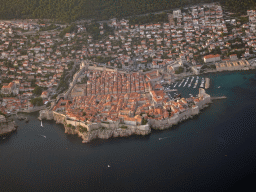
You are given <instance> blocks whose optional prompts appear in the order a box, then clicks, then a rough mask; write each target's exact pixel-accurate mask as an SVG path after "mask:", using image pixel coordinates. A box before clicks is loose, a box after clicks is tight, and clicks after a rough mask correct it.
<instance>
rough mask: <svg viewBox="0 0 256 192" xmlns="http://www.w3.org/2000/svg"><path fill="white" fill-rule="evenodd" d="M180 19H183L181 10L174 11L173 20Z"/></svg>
mask: <svg viewBox="0 0 256 192" xmlns="http://www.w3.org/2000/svg"><path fill="white" fill-rule="evenodd" d="M180 17H182V14H181V10H180V9H177V10H175V11H173V18H180Z"/></svg>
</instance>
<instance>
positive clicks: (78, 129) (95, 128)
mask: <svg viewBox="0 0 256 192" xmlns="http://www.w3.org/2000/svg"><path fill="white" fill-rule="evenodd" d="M194 102H195V103H194V105H193V106H191V107H189V108H187V109H186V110H183V112H181V111H180V112H177V113H174V115H173V116H171V117H169V118H165V119H162V120H158V119H155V118H149V119H148V123H147V124H146V125H137V123H136V122H125V121H122V122H123V123H121V122H120V121H119V120H117V121H108V122H84V121H78V120H76V119H74V118H73V117H69V116H67V115H66V113H65V112H56V111H49V110H43V111H40V118H41V119H42V118H45V119H49V120H50V119H54V120H55V121H56V123H61V124H63V125H64V127H65V133H68V134H78V136H79V137H81V138H82V139H83V143H88V142H90V141H91V140H92V139H95V138H101V139H108V138H110V137H127V136H130V135H133V134H136V135H147V134H150V133H151V128H153V129H160V130H163V129H168V128H170V127H171V126H173V125H176V124H178V123H179V122H181V121H184V120H186V119H189V118H192V117H193V116H195V115H198V114H199V111H200V109H203V108H204V107H207V106H208V105H207V104H209V103H211V97H210V95H208V94H206V92H205V90H204V89H202V88H200V89H199V94H198V99H195V100H194ZM72 118H73V119H72Z"/></svg>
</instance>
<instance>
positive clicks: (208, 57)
mask: <svg viewBox="0 0 256 192" xmlns="http://www.w3.org/2000/svg"><path fill="white" fill-rule="evenodd" d="M216 61H220V55H219V54H216V55H206V56H204V62H205V63H210V62H216Z"/></svg>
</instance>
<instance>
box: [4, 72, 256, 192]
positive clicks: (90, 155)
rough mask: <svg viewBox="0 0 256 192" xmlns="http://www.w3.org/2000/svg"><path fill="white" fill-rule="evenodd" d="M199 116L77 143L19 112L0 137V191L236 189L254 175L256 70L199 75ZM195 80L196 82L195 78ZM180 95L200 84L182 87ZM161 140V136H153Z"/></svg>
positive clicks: (56, 128)
mask: <svg viewBox="0 0 256 192" xmlns="http://www.w3.org/2000/svg"><path fill="white" fill-rule="evenodd" d="M202 77H204V78H205V77H209V78H210V79H211V85H210V88H209V89H207V90H206V92H207V93H209V94H210V95H211V96H226V97H227V99H222V100H214V101H213V103H212V104H210V106H209V107H208V108H205V109H203V110H202V111H201V113H200V115H198V116H196V117H195V118H193V119H190V120H187V121H185V122H182V123H180V124H178V125H176V126H174V127H172V128H171V129H168V130H164V131H154V130H153V131H152V133H151V134H150V135H147V136H131V137H127V138H111V139H108V140H103V139H95V140H93V141H92V142H90V143H88V144H83V143H82V139H81V138H79V137H78V136H77V135H68V134H65V133H64V127H63V125H61V124H55V122H54V121H47V120H43V122H42V123H43V127H41V126H40V125H41V122H40V121H39V120H38V119H37V117H38V113H32V114H24V115H25V116H26V117H28V119H29V122H28V123H26V122H25V121H19V120H17V119H16V117H15V116H14V117H13V118H14V120H15V121H16V123H17V124H18V126H19V127H18V129H17V131H16V132H14V133H12V134H10V135H8V136H6V137H5V138H3V137H0V191H1V192H2V191H19V192H22V191H33V192H34V191H56V192H58V191H60V192H63V191H140V192H141V191H234V190H235V189H238V190H239V189H243V190H249V189H251V188H254V186H255V179H256V71H255V70H250V71H240V72H222V73H212V74H205V75H204V76H200V78H202ZM199 85H200V84H199ZM178 92H179V93H181V94H182V96H184V97H185V96H189V94H193V95H196V94H198V88H195V89H193V88H186V87H182V86H181V87H180V88H179V91H178ZM159 138H160V139H159Z"/></svg>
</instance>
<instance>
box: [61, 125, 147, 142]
mask: <svg viewBox="0 0 256 192" xmlns="http://www.w3.org/2000/svg"><path fill="white" fill-rule="evenodd" d="M64 127H65V133H68V134H78V136H79V137H81V138H82V139H83V141H82V142H83V143H88V142H90V141H91V140H93V139H96V138H100V139H109V138H110V137H128V136H131V135H135V134H136V135H148V134H149V133H151V129H148V130H140V129H136V128H126V129H122V128H117V129H105V128H103V127H102V128H99V129H95V130H92V131H85V132H81V131H79V127H68V126H67V124H65V125H64Z"/></svg>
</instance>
